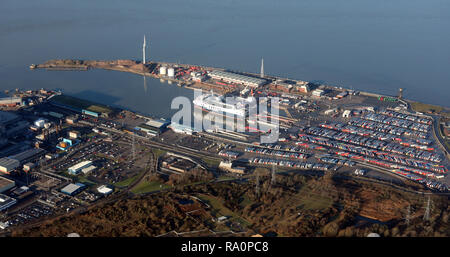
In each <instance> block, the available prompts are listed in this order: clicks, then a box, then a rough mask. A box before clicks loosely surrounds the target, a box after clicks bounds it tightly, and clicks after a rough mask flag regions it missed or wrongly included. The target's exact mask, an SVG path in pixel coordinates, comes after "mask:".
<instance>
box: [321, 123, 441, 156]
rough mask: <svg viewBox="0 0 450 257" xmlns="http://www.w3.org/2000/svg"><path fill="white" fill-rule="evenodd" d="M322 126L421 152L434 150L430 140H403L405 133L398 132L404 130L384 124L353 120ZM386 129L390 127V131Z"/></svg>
mask: <svg viewBox="0 0 450 257" xmlns="http://www.w3.org/2000/svg"><path fill="white" fill-rule="evenodd" d="M324 125H326V126H323V125H322V126H323V127H326V128H330V129H335V130H340V131H344V132H348V133H352V134H357V135H360V136H370V137H372V138H376V139H378V140H383V141H393V142H397V143H399V144H403V145H405V144H407V145H408V146H410V147H414V148H417V149H421V150H427V151H433V150H434V148H430V147H429V145H430V144H431V141H430V140H426V139H424V138H416V137H414V138H408V139H405V138H402V137H401V136H402V135H405V133H404V132H402V131H400V130H405V129H402V128H398V127H393V126H390V125H386V124H381V123H376V122H373V121H367V120H362V119H358V118H354V119H351V120H350V121H348V124H342V123H331V124H324ZM388 127H391V129H390V128H388ZM414 133H415V132H414ZM419 133H421V132H419Z"/></svg>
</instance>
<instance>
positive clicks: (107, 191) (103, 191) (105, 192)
mask: <svg viewBox="0 0 450 257" xmlns="http://www.w3.org/2000/svg"><path fill="white" fill-rule="evenodd" d="M97 191H98V192H99V193H100V194H103V195H109V194H111V193H112V192H113V190H112V189H111V188H109V187H108V186H106V185H101V186H99V187H98V188H97Z"/></svg>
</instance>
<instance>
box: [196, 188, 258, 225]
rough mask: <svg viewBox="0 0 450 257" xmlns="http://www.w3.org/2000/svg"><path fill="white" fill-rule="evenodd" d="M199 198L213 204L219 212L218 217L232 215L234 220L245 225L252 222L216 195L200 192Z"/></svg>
mask: <svg viewBox="0 0 450 257" xmlns="http://www.w3.org/2000/svg"><path fill="white" fill-rule="evenodd" d="M198 198H200V199H201V200H202V201H205V202H207V203H208V204H209V205H211V208H212V209H213V210H215V211H216V212H217V214H216V217H220V216H228V217H231V218H232V219H233V220H235V221H238V222H239V223H241V224H242V225H244V226H248V225H250V222H248V221H247V220H245V219H243V218H242V217H240V216H239V215H238V214H236V213H234V212H233V211H231V210H230V209H228V208H227V207H225V206H224V205H223V203H222V202H221V201H220V200H219V199H217V198H216V197H214V196H211V195H205V194H199V195H198Z"/></svg>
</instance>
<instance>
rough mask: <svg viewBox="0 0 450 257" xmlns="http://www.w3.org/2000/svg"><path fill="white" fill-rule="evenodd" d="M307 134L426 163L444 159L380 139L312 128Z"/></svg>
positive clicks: (431, 153)
mask: <svg viewBox="0 0 450 257" xmlns="http://www.w3.org/2000/svg"><path fill="white" fill-rule="evenodd" d="M305 132H306V133H308V134H311V135H316V136H321V137H326V138H331V139H334V140H337V141H341V142H345V143H351V144H354V145H359V146H365V147H368V148H373V149H376V150H379V151H386V152H389V153H395V154H401V155H406V156H409V157H413V158H416V159H421V160H425V161H433V162H437V163H439V162H441V161H442V157H441V156H440V155H439V154H437V153H433V152H428V151H422V150H419V149H415V148H411V147H405V146H402V145H399V144H397V143H393V142H390V143H388V142H385V141H381V140H378V139H372V138H369V137H363V136H358V135H354V134H348V133H345V132H339V131H335V130H331V129H327V128H322V127H310V128H307V129H306V130H305Z"/></svg>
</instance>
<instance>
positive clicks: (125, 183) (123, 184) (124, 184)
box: [114, 173, 142, 187]
mask: <svg viewBox="0 0 450 257" xmlns="http://www.w3.org/2000/svg"><path fill="white" fill-rule="evenodd" d="M141 174H142V173H139V174H137V175H136V176H133V177H131V178H127V179H125V180H122V181H119V182H117V183H114V186H116V187H127V186H129V185H130V184H131V183H133V182H134V181H135V180H136V179H137V178H138V177H139V176H140V175H141Z"/></svg>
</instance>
